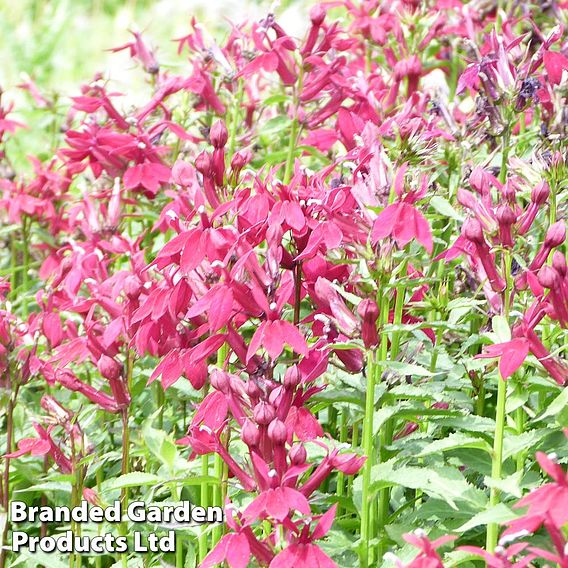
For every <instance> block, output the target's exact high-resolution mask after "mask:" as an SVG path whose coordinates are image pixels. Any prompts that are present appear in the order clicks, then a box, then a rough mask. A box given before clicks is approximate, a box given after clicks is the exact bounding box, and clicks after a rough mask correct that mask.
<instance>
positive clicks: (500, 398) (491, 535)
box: [487, 172, 513, 552]
mask: <svg viewBox="0 0 568 568" xmlns="http://www.w3.org/2000/svg"><path fill="white" fill-rule="evenodd" d="M505 176H506V172H505ZM511 264H512V256H511V251H509V250H504V251H503V272H504V275H505V284H506V286H505V290H504V292H503V315H504V316H505V318H506V319H507V320H508V319H509V312H510V307H511V306H510V304H511V293H512V288H513V283H512V278H511ZM506 403H507V382H506V381H505V380H504V379H503V377H501V373H499V375H498V385H497V408H496V411H495V412H496V416H495V438H494V440H493V456H492V463H491V478H492V479H493V481H494V482H495V481H499V480H500V479H501V478H502V474H503V438H504V436H505V422H506V420H507V410H506ZM499 494H500V491H499V489H497V487H495V486H493V487H492V488H491V492H490V495H489V504H490V506H491V507H494V506H496V505H497V504H498V503H499ZM498 535H499V526H498V525H497V524H496V523H490V524H489V525H487V551H488V552H493V551H494V550H495V547H496V546H497V540H498Z"/></svg>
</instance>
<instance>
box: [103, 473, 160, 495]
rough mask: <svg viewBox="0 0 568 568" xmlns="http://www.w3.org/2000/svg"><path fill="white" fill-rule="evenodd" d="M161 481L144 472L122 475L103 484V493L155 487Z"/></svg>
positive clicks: (155, 476)
mask: <svg viewBox="0 0 568 568" xmlns="http://www.w3.org/2000/svg"><path fill="white" fill-rule="evenodd" d="M160 481H161V479H160V478H159V477H158V476H157V475H154V474H152V473H144V472H142V471H135V472H132V473H127V474H125V475H121V476H120V477H117V478H116V479H110V480H108V481H105V482H104V483H103V489H102V490H103V492H106V491H112V490H115V489H124V488H125V487H137V486H142V485H154V484H155V483H159V482H160Z"/></svg>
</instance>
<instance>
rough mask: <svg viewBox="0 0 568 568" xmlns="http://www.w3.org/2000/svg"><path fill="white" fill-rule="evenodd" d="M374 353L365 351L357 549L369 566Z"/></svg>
mask: <svg viewBox="0 0 568 568" xmlns="http://www.w3.org/2000/svg"><path fill="white" fill-rule="evenodd" d="M376 368H377V363H376V353H375V352H373V351H370V352H368V353H367V391H366V397H365V418H364V419H363V451H364V452H365V455H366V456H367V461H366V462H365V465H364V466H363V489H362V503H361V531H360V532H361V545H360V549H359V565H360V566H361V568H367V567H368V566H369V558H370V555H369V541H370V540H371V534H370V526H371V469H372V467H373V453H374V452H373V450H374V447H373V441H374V432H373V430H374V414H375V380H376V375H377V373H376Z"/></svg>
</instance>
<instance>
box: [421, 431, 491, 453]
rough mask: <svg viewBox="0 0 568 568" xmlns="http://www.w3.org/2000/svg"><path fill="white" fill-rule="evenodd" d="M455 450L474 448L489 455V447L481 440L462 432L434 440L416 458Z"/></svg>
mask: <svg viewBox="0 0 568 568" xmlns="http://www.w3.org/2000/svg"><path fill="white" fill-rule="evenodd" d="M457 448H475V449H476V450H485V451H486V452H488V453H491V446H490V445H489V444H488V443H487V442H486V441H485V440H483V439H482V438H476V437H475V436H468V435H466V434H463V433H462V432H454V433H452V434H450V435H449V436H446V437H445V438H443V439H441V440H436V441H434V442H432V443H431V444H428V445H427V446H426V447H425V448H424V449H423V450H422V451H421V452H420V453H419V454H418V456H417V457H424V456H428V455H431V454H439V453H441V452H447V451H449V450H455V449H457Z"/></svg>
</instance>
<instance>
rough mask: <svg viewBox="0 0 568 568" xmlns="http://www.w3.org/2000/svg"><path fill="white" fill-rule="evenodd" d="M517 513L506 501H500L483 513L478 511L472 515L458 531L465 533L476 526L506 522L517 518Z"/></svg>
mask: <svg viewBox="0 0 568 568" xmlns="http://www.w3.org/2000/svg"><path fill="white" fill-rule="evenodd" d="M516 517H517V515H515V513H513V511H511V509H509V507H507V505H505V504H504V503H498V504H497V505H495V506H494V507H490V508H489V509H487V510H485V511H481V513H477V515H475V516H474V517H472V518H471V519H470V520H469V521H468V522H467V523H464V524H463V525H462V526H461V527H458V528H457V529H456V531H457V532H460V533H463V532H465V531H469V530H471V529H473V528H475V527H479V526H484V525H488V524H490V523H497V524H501V523H505V522H507V521H511V520H513V519H514V518H516Z"/></svg>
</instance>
